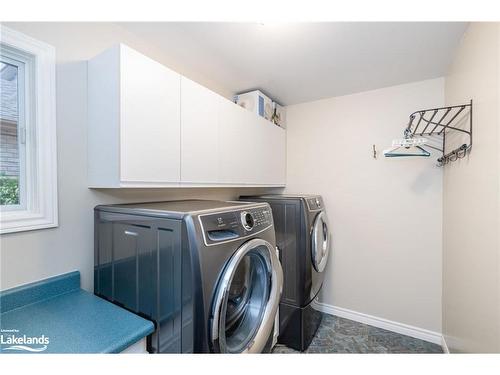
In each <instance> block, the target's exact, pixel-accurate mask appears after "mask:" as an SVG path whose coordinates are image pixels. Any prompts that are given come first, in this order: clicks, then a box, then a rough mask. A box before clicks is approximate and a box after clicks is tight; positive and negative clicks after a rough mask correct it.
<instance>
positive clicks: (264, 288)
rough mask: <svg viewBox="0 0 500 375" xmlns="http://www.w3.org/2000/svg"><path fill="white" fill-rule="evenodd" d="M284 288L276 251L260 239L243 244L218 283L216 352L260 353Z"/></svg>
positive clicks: (213, 326) (213, 333)
mask: <svg viewBox="0 0 500 375" xmlns="http://www.w3.org/2000/svg"><path fill="white" fill-rule="evenodd" d="M282 287H283V272H282V270H281V265H280V262H279V259H278V257H277V255H276V250H275V249H274V248H273V246H272V245H271V244H270V243H269V242H267V241H264V240H262V239H253V240H250V241H248V242H246V243H245V244H243V245H242V246H241V247H240V248H239V249H238V250H237V251H236V252H235V254H234V255H233V256H232V257H231V259H230V260H229V261H228V263H227V265H226V267H225V269H224V271H223V274H222V276H221V278H220V281H219V283H218V288H217V291H216V293H215V299H214V303H213V316H212V321H211V329H210V334H211V342H212V348H213V350H214V351H215V352H219V353H260V352H262V350H263V349H264V347H265V346H266V343H267V341H268V339H269V337H270V336H271V335H272V333H273V328H274V322H275V317H276V312H277V310H278V306H279V301H280V297H281V290H282Z"/></svg>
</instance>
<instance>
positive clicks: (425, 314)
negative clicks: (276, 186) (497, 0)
mask: <svg viewBox="0 0 500 375" xmlns="http://www.w3.org/2000/svg"><path fill="white" fill-rule="evenodd" d="M442 105H444V78H443V77H440V78H435V79H430V80H425V81H421V82H414V83H408V84H403V85H398V86H392V87H387V88H382V89H377V90H372V91H366V92H362V93H356V94H351V95H345V96H339V97H333V98H326V99H322V100H318V101H315V102H309V103H301V104H296V105H290V106H288V107H287V116H288V125H287V149H288V155H287V186H286V189H285V192H297V191H317V192H318V193H319V194H321V195H322V196H323V199H324V201H325V205H326V209H327V212H328V216H329V219H330V222H331V228H332V230H331V236H332V249H333V250H332V255H331V259H330V261H329V263H328V266H327V277H326V279H325V283H324V288H323V290H322V292H321V294H320V297H319V302H320V306H322V308H324V309H326V310H328V311H335V312H336V313H337V314H338V313H339V309H340V310H341V311H344V312H345V311H347V312H348V313H349V317H350V318H355V319H356V318H357V319H359V320H361V321H365V315H369V316H371V317H372V319H371V320H370V321H371V322H372V324H373V323H375V324H377V322H378V324H382V326H383V327H387V325H386V324H385V323H384V322H385V321H390V322H391V324H389V326H390V327H391V328H396V329H397V327H398V326H399V323H402V324H404V325H409V326H411V327H412V328H411V329H413V334H416V335H419V336H420V334H419V331H420V330H419V329H423V330H424V331H429V332H428V333H430V334H431V336H432V337H434V341H436V340H440V334H441V278H442V271H441V264H442V259H441V257H442V255H441V251H442V250H441V249H442V237H441V236H442V178H443V171H442V168H439V167H437V166H436V165H435V163H433V162H430V163H420V162H419V160H405V161H402V160H390V159H386V158H384V156H383V153H382V151H383V150H384V148H385V147H386V146H387V140H388V139H391V138H394V137H397V136H400V137H402V131H403V129H404V126H405V122H406V121H407V119H408V116H409V114H411V113H413V112H414V111H416V110H419V109H425V108H432V107H438V106H442ZM373 147H375V151H376V155H374V152H373ZM297 150H300V151H297ZM346 265H348V266H346Z"/></svg>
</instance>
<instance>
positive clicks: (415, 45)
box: [120, 22, 467, 105]
mask: <svg viewBox="0 0 500 375" xmlns="http://www.w3.org/2000/svg"><path fill="white" fill-rule="evenodd" d="M120 25H121V26H122V27H124V28H126V29H127V30H129V31H130V32H132V33H134V34H136V35H137V36H139V37H141V38H142V39H145V40H147V41H148V42H149V43H152V44H154V45H155V46H156V47H158V48H161V49H163V50H165V51H168V53H169V54H171V55H172V58H174V59H175V60H176V62H177V65H179V64H180V65H182V66H185V67H186V70H188V71H195V72H197V74H199V75H200V76H205V77H209V79H210V80H211V81H213V82H217V84H218V85H220V86H221V87H224V88H225V89H227V90H228V91H229V92H233V93H237V92H242V91H247V90H249V89H261V90H262V91H264V92H265V93H267V94H268V95H270V96H271V97H272V98H274V99H275V100H277V101H278V102H281V104H283V105H290V104H296V103H301V102H307V101H312V100H317V99H321V98H327V97H332V96H339V95H346V94H350V93H355V92H361V91H366V90H371V89H376V88H381V87H387V86H392V85H397V84H402V83H407V82H413V81H419V80H424V79H430V78H435V77H440V76H443V75H444V74H445V73H446V71H447V68H448V66H449V64H450V62H451V61H452V58H453V55H454V51H455V49H456V47H457V46H458V44H459V42H460V39H461V37H462V35H463V33H464V31H465V29H466V27H467V23H450V22H409V23H393V22H378V23H370V22H329V23H282V24H279V23H278V24H273V23H270V24H268V23H264V24H262V23H215V22H214V23H210V22H184V23H183V22H165V23H150V22H148V23H122V24H120Z"/></svg>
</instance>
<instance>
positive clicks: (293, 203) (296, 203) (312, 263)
mask: <svg viewBox="0 0 500 375" xmlns="http://www.w3.org/2000/svg"><path fill="white" fill-rule="evenodd" d="M240 200H242V201H252V202H261V203H269V205H270V206H271V209H272V212H273V217H274V225H275V231H276V244H277V247H278V249H279V254H280V261H281V264H282V267H283V280H284V281H283V294H282V296H281V303H280V309H279V315H280V335H279V338H278V342H279V343H281V344H284V345H286V346H289V347H291V348H294V349H296V350H300V351H304V350H305V349H307V347H308V346H309V344H310V343H311V341H312V339H313V338H314V335H315V334H316V331H317V330H318V327H319V325H320V324H321V320H322V314H321V313H320V312H319V311H317V310H315V309H314V308H313V307H312V303H313V301H314V299H315V298H316V297H317V295H318V293H319V291H320V290H321V287H322V285H323V280H324V277H325V267H326V264H327V261H328V256H329V253H330V234H329V230H328V218H327V215H326V211H325V207H324V203H323V199H322V197H321V196H319V195H261V196H243V197H240Z"/></svg>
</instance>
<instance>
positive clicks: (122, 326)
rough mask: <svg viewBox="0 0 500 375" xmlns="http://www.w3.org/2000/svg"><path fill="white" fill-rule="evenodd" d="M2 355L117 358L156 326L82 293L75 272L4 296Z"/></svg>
mask: <svg viewBox="0 0 500 375" xmlns="http://www.w3.org/2000/svg"><path fill="white" fill-rule="evenodd" d="M0 312H1V315H0V329H1V332H0V335H1V337H0V352H1V353H29V352H43V353H118V352H121V351H123V350H124V349H126V348H127V347H129V346H130V345H132V344H134V343H136V342H138V341H139V340H141V339H142V338H144V337H146V336H147V335H149V334H151V333H152V332H153V330H154V326H153V323H152V322H150V321H148V320H145V319H143V318H141V317H139V316H137V315H135V314H132V313H130V312H128V311H127V310H124V309H122V308H120V307H118V306H115V305H114V304H112V303H110V302H108V301H105V300H104V299H102V298H99V297H97V296H95V295H93V294H91V293H88V292H86V291H84V290H82V289H80V274H79V272H71V273H69V274H65V275H62V276H56V277H53V278H50V279H47V280H43V281H40V282H36V283H32V284H28V285H24V286H21V287H18V288H14V289H10V290H7V291H3V292H1V293H0Z"/></svg>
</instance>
